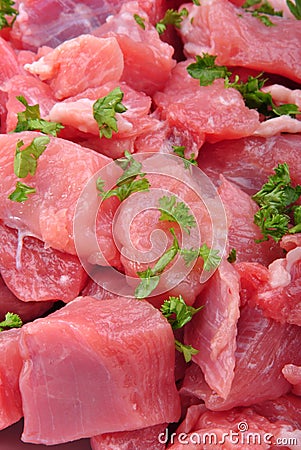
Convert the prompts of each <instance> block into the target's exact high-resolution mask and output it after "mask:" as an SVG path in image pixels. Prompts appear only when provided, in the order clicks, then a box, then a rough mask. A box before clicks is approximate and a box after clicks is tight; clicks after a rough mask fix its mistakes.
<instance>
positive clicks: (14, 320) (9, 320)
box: [0, 312, 23, 331]
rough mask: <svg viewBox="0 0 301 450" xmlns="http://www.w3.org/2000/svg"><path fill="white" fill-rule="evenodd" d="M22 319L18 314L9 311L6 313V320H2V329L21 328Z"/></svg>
mask: <svg viewBox="0 0 301 450" xmlns="http://www.w3.org/2000/svg"><path fill="white" fill-rule="evenodd" d="M22 325H23V323H22V320H21V318H20V316H18V314H14V313H11V312H8V313H7V314H5V320H3V321H2V322H0V331H5V330H9V329H11V328H21V327H22Z"/></svg>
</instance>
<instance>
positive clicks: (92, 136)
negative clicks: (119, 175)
mask: <svg viewBox="0 0 301 450" xmlns="http://www.w3.org/2000/svg"><path fill="white" fill-rule="evenodd" d="M117 86H118V87H120V89H121V91H122V92H123V94H124V97H123V99H122V103H123V104H124V105H125V107H126V108H127V110H126V111H125V112H124V113H122V114H117V115H116V120H117V128H118V132H116V133H115V132H113V135H112V138H111V139H107V138H105V137H103V138H102V139H100V137H99V129H98V124H97V122H96V120H95V119H94V117H93V104H94V102H95V101H96V100H97V99H99V98H102V97H104V96H106V95H107V94H108V93H109V92H111V91H112V90H113V89H114V88H116V87H117ZM150 108H151V98H150V97H148V96H146V95H145V94H144V93H143V92H137V91H135V90H134V89H132V88H130V87H129V86H127V84H126V83H124V82H122V83H117V82H109V83H106V84H104V85H102V86H100V87H98V88H94V89H88V90H86V91H84V92H83V93H81V94H79V95H77V96H75V97H69V98H68V99H67V100H65V101H63V102H60V103H56V104H55V105H54V106H53V108H52V109H51V111H50V112H49V116H48V118H49V119H50V120H51V121H55V122H61V123H63V124H64V125H66V126H67V129H65V130H64V131H63V132H62V133H61V134H60V136H66V138H69V139H70V140H72V141H75V142H79V143H81V144H82V145H84V146H87V147H89V148H93V149H94V150H96V151H98V152H100V153H103V154H105V155H107V156H110V157H113V158H118V157H121V156H123V154H124V151H125V149H126V150H128V151H130V152H133V151H134V144H135V141H136V139H137V137H138V136H140V135H142V134H145V133H146V132H148V131H149V132H150V131H152V130H153V128H154V127H155V126H156V125H157V123H158V120H157V119H155V118H153V117H151V116H150V115H149V113H150ZM66 133H68V134H66ZM96 136H97V137H96Z"/></svg>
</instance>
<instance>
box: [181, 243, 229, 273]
mask: <svg viewBox="0 0 301 450" xmlns="http://www.w3.org/2000/svg"><path fill="white" fill-rule="evenodd" d="M181 255H182V256H183V259H184V261H185V264H186V265H187V266H189V265H190V264H191V263H192V262H193V261H195V260H196V259H197V258H199V257H201V258H202V259H203V261H204V270H206V271H207V272H209V271H210V270H212V269H216V267H217V266H218V265H219V263H220V262H221V257H220V256H219V250H215V249H212V248H210V247H208V245H207V244H206V243H204V244H203V245H202V246H201V247H200V248H199V249H194V248H191V249H187V248H184V249H181Z"/></svg>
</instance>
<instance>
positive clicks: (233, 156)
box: [198, 135, 301, 194]
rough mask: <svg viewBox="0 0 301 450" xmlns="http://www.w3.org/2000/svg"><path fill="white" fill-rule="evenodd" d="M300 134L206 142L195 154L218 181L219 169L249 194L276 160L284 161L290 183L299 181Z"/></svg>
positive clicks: (213, 178)
mask: <svg viewBox="0 0 301 450" xmlns="http://www.w3.org/2000/svg"><path fill="white" fill-rule="evenodd" d="M300 145H301V136H300V135H282V136H273V137H270V138H267V139H264V138H259V137H248V138H243V139H239V140H229V141H223V142H218V143H216V144H209V143H205V144H204V146H203V147H202V151H201V152H200V154H199V157H198V164H199V167H200V169H202V170H204V172H205V173H206V174H207V175H208V176H209V177H210V179H211V180H212V181H213V182H214V183H215V184H218V182H219V177H220V174H221V173H222V174H223V175H224V177H226V178H227V180H229V181H231V182H233V183H235V184H236V185H238V186H239V187H240V188H241V189H242V190H243V191H245V192H247V193H248V194H254V193H255V192H256V191H258V190H259V189H261V187H262V185H263V184H264V183H266V182H267V179H268V177H269V176H270V175H271V174H272V173H273V169H274V168H275V167H277V165H278V164H280V163H284V162H286V163H287V164H288V166H289V169H290V174H291V178H292V182H293V184H301V175H300V174H301V159H300Z"/></svg>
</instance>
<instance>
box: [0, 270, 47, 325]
mask: <svg viewBox="0 0 301 450" xmlns="http://www.w3.org/2000/svg"><path fill="white" fill-rule="evenodd" d="M52 305H53V302H51V301H50V302H27V303H25V302H22V301H21V300H19V299H18V298H17V297H16V296H15V295H14V294H13V293H12V291H11V290H9V289H8V287H7V286H6V284H5V283H4V281H3V278H2V277H1V275H0V321H2V320H4V317H5V314H6V313H7V312H13V313H15V314H18V315H19V316H20V317H21V319H22V322H23V323H25V322H29V321H31V320H33V319H36V318H37V317H40V316H41V315H42V314H44V313H45V312H46V311H48V310H49V309H50V308H51V306H52Z"/></svg>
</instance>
